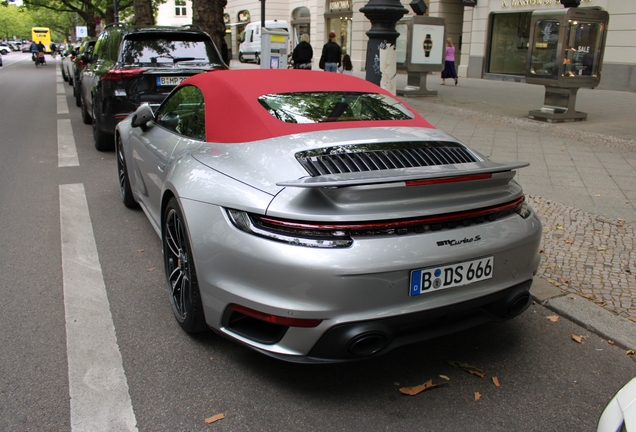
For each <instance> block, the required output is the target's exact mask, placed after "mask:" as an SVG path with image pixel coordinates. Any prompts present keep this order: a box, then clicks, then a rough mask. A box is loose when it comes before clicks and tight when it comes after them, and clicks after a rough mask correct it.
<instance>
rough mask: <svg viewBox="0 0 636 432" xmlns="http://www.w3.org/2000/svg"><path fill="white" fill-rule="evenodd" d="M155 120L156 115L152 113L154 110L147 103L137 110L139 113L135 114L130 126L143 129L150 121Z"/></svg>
mask: <svg viewBox="0 0 636 432" xmlns="http://www.w3.org/2000/svg"><path fill="white" fill-rule="evenodd" d="M154 119H155V114H154V113H153V112H152V108H150V105H148V104H147V103H145V104H142V105H141V106H140V107H139V108H137V111H135V113H134V114H133V118H132V121H131V122H130V124H131V126H132V127H141V128H142V129H143V128H144V127H145V126H146V124H147V123H148V122H149V121H150V120H154Z"/></svg>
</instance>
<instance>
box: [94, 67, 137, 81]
mask: <svg viewBox="0 0 636 432" xmlns="http://www.w3.org/2000/svg"><path fill="white" fill-rule="evenodd" d="M144 72H145V70H144V69H113V70H111V71H109V72H106V74H104V76H102V81H124V80H127V79H130V78H134V77H136V76H139V75H141V74H143V73H144Z"/></svg>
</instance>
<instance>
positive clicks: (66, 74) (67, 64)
mask: <svg viewBox="0 0 636 432" xmlns="http://www.w3.org/2000/svg"><path fill="white" fill-rule="evenodd" d="M78 46H79V45H76V44H68V45H67V48H66V49H65V50H64V51H63V52H62V61H61V62H60V69H61V70H62V78H63V79H64V81H67V82H68V84H69V85H71V86H72V85H73V75H72V74H71V64H72V63H73V61H75V57H76V56H77V53H78V51H77V48H78Z"/></svg>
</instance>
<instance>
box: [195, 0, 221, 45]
mask: <svg viewBox="0 0 636 432" xmlns="http://www.w3.org/2000/svg"><path fill="white" fill-rule="evenodd" d="M226 5H227V0H192V24H194V25H197V26H199V27H201V29H202V30H203V31H204V32H206V33H208V34H209V35H210V36H211V37H212V40H213V41H214V45H216V47H217V48H218V49H219V52H220V51H221V46H222V44H223V43H224V39H223V38H224V36H225V22H224V21H223V9H224V8H225V6H226Z"/></svg>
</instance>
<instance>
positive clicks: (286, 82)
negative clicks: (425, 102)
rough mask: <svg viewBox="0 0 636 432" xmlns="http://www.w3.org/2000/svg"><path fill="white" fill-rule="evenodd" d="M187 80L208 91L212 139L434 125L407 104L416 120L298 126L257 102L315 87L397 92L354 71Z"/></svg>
mask: <svg viewBox="0 0 636 432" xmlns="http://www.w3.org/2000/svg"><path fill="white" fill-rule="evenodd" d="M188 84H192V85H195V86H197V87H199V88H200V89H201V91H202V92H203V97H204V100H205V110H206V114H205V123H206V138H207V141H208V142H217V143H237V142H249V141H257V140H263V139H267V138H274V137H279V136H284V135H292V134H297V133H303V132H312V131H319V130H333V129H345V128H364V127H395V126H401V127H426V128H432V127H433V126H432V125H431V124H430V123H428V122H427V121H426V120H424V118H422V117H421V116H420V115H419V114H418V113H417V112H416V111H414V110H413V109H412V108H411V107H409V106H408V105H406V104H404V105H405V106H406V107H407V108H408V109H409V110H411V112H413V114H414V115H415V118H414V119H412V120H374V121H341V122H324V123H308V124H306V123H302V124H296V123H286V122H283V121H280V120H278V119H276V118H275V117H274V116H272V115H271V114H270V113H269V112H267V110H266V109H265V108H264V107H263V106H262V105H261V104H260V103H259V102H258V97H259V96H262V95H266V94H272V93H293V92H311V91H348V92H366V93H382V94H386V95H389V96H392V95H391V94H390V93H388V92H387V91H385V90H383V89H382V88H380V87H379V86H376V85H375V84H372V83H370V82H368V81H366V80H363V79H361V78H356V77H353V76H349V75H341V74H337V73H328V72H318V71H307V70H293V69H283V70H280V69H279V70H276V69H238V70H218V71H211V72H207V73H202V74H197V75H194V76H193V77H191V78H188V79H187V80H185V81H183V82H182V83H181V84H180V86H183V85H188ZM392 97H394V96H392Z"/></svg>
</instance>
